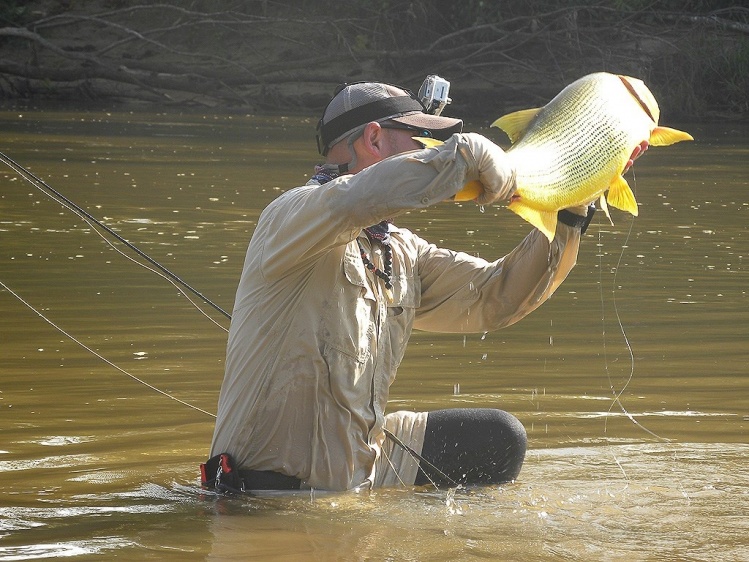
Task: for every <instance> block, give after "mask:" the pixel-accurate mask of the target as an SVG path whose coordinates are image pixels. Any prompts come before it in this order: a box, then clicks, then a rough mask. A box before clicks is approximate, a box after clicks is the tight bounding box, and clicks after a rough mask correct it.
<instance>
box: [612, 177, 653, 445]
mask: <svg viewBox="0 0 749 562" xmlns="http://www.w3.org/2000/svg"><path fill="white" fill-rule="evenodd" d="M632 174H633V181H634V183H635V185H636V184H637V181H636V178H634V170H633V171H632ZM633 228H634V217H633V218H632V220H630V222H629V230H628V231H627V236H626V238H625V240H624V244H623V245H622V251H621V253H620V254H619V258H618V260H617V262H616V266H615V267H614V279H613V281H612V284H611V298H612V305H613V309H614V315H615V316H616V322H617V324H618V325H619V330H620V331H621V334H622V337H623V338H624V344H625V346H626V348H627V352H628V353H629V376H628V377H627V381H626V382H625V383H624V386H623V387H622V388H621V390H618V391H617V390H616V389H615V388H614V383H613V381H612V379H611V373H610V372H609V361H608V356H607V353H606V307H605V302H604V298H603V241H602V240H603V238H602V232H601V229H600V228H599V229H598V247H599V252H598V286H599V291H600V296H601V325H602V336H603V361H604V371H605V372H606V379H607V380H608V383H609V388H610V389H611V393H612V395H613V397H614V398H613V400H612V402H611V405H610V406H609V409H608V412H607V413H608V414H610V413H611V410H612V409H613V408H614V405H615V404H616V405H618V406H619V408H620V409H621V411H622V413H623V414H624V415H625V416H626V417H627V418H629V420H630V421H631V422H632V423H634V424H635V425H636V426H637V427H639V428H640V429H642V430H643V431H645V432H646V433H648V434H650V435H652V436H653V437H655V438H657V439H664V438H663V437H661V436H660V435H657V434H656V433H654V432H652V431H651V430H649V429H648V428H647V427H645V426H644V425H642V424H641V423H640V422H638V421H637V420H636V419H635V418H634V416H633V415H632V414H630V413H629V411H628V410H627V408H625V407H624V404H622V401H621V396H622V394H624V392H625V391H626V390H627V387H629V384H630V383H631V382H632V379H633V378H634V374H635V355H634V351H633V350H632V345H631V344H630V341H629V338H628V337H627V332H626V330H625V329H624V324H623V322H622V319H621V315H620V314H619V307H618V305H617V302H616V278H617V276H618V274H619V267H620V266H621V263H622V260H623V259H624V251H625V249H626V248H627V247H628V244H629V239H630V237H631V235H632V230H633ZM607 424H608V416H607V417H605V418H604V421H603V432H604V433H606V430H607Z"/></svg>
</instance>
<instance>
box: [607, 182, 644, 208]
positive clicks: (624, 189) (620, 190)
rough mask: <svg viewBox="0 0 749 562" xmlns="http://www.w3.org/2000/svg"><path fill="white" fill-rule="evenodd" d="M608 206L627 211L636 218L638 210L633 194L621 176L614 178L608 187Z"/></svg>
mask: <svg viewBox="0 0 749 562" xmlns="http://www.w3.org/2000/svg"><path fill="white" fill-rule="evenodd" d="M608 200H609V205H611V206H612V207H616V208H617V209H621V210H622V211H627V212H628V213H632V214H633V215H634V216H637V214H638V213H639V209H638V208H637V201H635V194H634V193H632V190H631V189H630V187H629V184H628V183H627V180H625V179H624V178H623V177H622V176H616V177H615V178H614V181H612V182H611V185H610V186H609V196H608Z"/></svg>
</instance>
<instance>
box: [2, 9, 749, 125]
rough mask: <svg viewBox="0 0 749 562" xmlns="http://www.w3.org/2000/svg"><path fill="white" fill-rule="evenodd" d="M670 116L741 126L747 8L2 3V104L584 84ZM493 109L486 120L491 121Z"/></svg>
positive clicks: (475, 99)
mask: <svg viewBox="0 0 749 562" xmlns="http://www.w3.org/2000/svg"><path fill="white" fill-rule="evenodd" d="M598 70H606V71H610V72H618V73H626V74H630V75H633V76H637V77H640V78H642V79H644V80H645V81H646V82H647V83H648V84H649V85H650V87H651V89H652V90H653V91H654V93H655V95H656V97H657V98H658V99H659V100H660V101H661V105H662V106H663V107H662V109H663V112H664V114H667V115H669V116H678V117H689V118H706V117H714V116H715V115H722V116H733V117H736V116H743V117H746V116H747V114H749V94H747V92H749V8H744V7H742V6H740V5H737V3H735V2H728V1H725V0H684V1H682V0H660V1H658V0H656V1H648V0H613V1H601V0H578V1H577V2H575V3H574V4H570V3H569V2H567V1H562V0H503V1H501V2H499V1H490V0H462V1H460V2H455V1H454V0H453V1H452V2H448V1H446V0H348V1H344V0H298V1H296V2H292V1H276V2H274V1H271V0H212V1H209V0H192V1H178V0H171V1H162V2H159V3H147V2H143V1H132V0H87V1H84V0H33V1H26V2H24V1H19V0H0V96H2V97H3V98H5V99H6V103H18V102H19V100H30V101H31V102H33V103H39V102H40V101H43V100H56V101H58V102H64V103H76V102H84V103H89V104H90V103H117V102H122V101H131V102H133V101H137V102H138V103H159V104H179V105H180V106H189V105H196V106H210V107H214V108H223V109H227V110H231V109H239V110H243V111H247V110H251V111H293V110H305V111H306V110H308V109H314V110H316V109H319V108H321V107H322V106H323V105H324V104H325V102H326V101H327V99H328V97H329V95H330V93H331V91H332V89H333V87H334V86H335V85H336V84H338V83H340V82H344V81H353V80H361V79H376V80H384V81H389V82H394V83H398V84H403V85H405V86H407V87H411V88H417V87H418V85H419V83H420V82H421V80H422V79H423V77H424V75H425V74H427V73H436V74H440V75H442V76H445V77H446V78H448V79H449V80H451V81H452V82H453V84H454V87H453V97H454V98H455V100H454V105H453V110H454V111H459V112H461V113H462V114H464V115H487V114H489V113H490V114H491V115H492V116H494V115H497V114H499V113H500V112H502V111H506V110H509V109H514V108H518V107H528V106H530V105H537V104H540V103H544V102H545V101H547V100H548V99H549V98H551V97H552V96H553V95H554V94H555V93H556V92H558V91H559V90H560V89H561V88H562V87H563V86H564V85H566V84H567V83H569V82H571V81H572V80H574V79H575V78H577V77H579V76H581V75H583V74H586V73H588V72H593V71H598ZM487 108H490V110H487Z"/></svg>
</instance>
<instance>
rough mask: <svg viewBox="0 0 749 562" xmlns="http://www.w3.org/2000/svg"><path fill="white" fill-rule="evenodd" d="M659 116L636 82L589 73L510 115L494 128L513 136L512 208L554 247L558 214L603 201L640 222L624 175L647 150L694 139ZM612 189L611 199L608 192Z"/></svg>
mask: <svg viewBox="0 0 749 562" xmlns="http://www.w3.org/2000/svg"><path fill="white" fill-rule="evenodd" d="M659 116H660V110H659V108H658V103H657V102H656V101H655V98H654V97H653V94H652V93H651V92H650V90H649V89H648V87H647V86H646V85H645V84H644V83H643V82H642V80H639V79H637V78H631V77H629V76H619V75H615V74H609V73H606V72H598V73H595V74H589V75H587V76H584V77H582V78H580V79H579V80H577V81H575V82H573V83H572V84H570V85H569V86H567V87H566V88H564V89H563V90H562V91H561V92H560V93H559V94H558V95H557V96H556V97H555V98H554V99H552V100H551V101H550V102H549V103H548V104H546V105H545V106H543V107H541V108H536V109H526V110H523V111H517V112H515V113H510V114H508V115H505V116H504V117H500V118H499V119H497V120H496V121H495V122H494V123H493V124H492V126H495V127H499V128H500V129H502V130H503V131H505V132H506V133H507V135H508V136H509V137H510V140H511V141H512V143H513V145H512V147H511V148H510V149H508V150H507V154H508V156H509V157H510V159H511V162H512V163H513V164H514V166H515V170H516V173H517V190H516V192H515V194H514V195H513V196H512V199H511V200H510V204H509V205H508V208H509V209H510V210H511V211H514V212H515V213H517V214H518V215H520V216H521V217H522V218H524V219H525V220H527V221H528V222H529V223H531V224H532V225H533V226H535V227H536V228H538V229H539V230H540V231H541V232H543V233H544V234H545V235H546V237H547V238H548V239H549V241H551V240H552V239H553V238H554V232H555V231H556V225H557V211H559V210H561V209H565V208H567V207H574V206H578V205H583V204H587V203H589V202H591V201H595V200H596V199H599V198H600V201H601V206H602V207H603V209H604V211H605V212H606V215H607V216H608V215H609V213H608V207H607V205H606V200H607V199H608V204H609V205H611V206H612V207H616V208H618V209H621V210H624V211H627V212H629V213H632V214H633V215H635V216H637V212H638V209H637V202H636V201H635V197H634V194H633V193H632V190H631V189H630V187H629V185H628V184H627V180H625V179H624V177H622V174H624V172H626V171H627V169H628V167H629V166H630V165H631V164H632V160H633V159H634V158H636V157H637V156H638V154H639V153H640V152H641V151H643V150H645V149H647V147H648V145H652V146H667V145H670V144H674V143H677V142H680V141H684V140H694V139H693V138H692V136H691V135H689V134H688V133H685V132H683V131H678V130H676V129H670V128H668V127H661V126H659V125H658V118H659ZM482 189H483V188H482V187H481V184H480V183H478V182H469V183H468V184H466V185H465V186H464V187H463V189H462V190H461V191H460V192H458V194H457V195H456V196H455V200H456V201H467V200H471V199H474V198H475V197H476V196H478V195H479V194H480V193H481V190H482ZM606 191H608V197H605V196H604V193H605V192H606Z"/></svg>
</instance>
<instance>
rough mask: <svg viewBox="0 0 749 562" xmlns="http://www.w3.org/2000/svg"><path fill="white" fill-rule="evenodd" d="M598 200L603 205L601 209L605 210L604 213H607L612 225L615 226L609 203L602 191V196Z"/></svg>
mask: <svg viewBox="0 0 749 562" xmlns="http://www.w3.org/2000/svg"><path fill="white" fill-rule="evenodd" d="M598 202H599V203H600V205H601V210H602V211H603V214H604V215H606V218H607V219H609V222H610V223H611V226H614V221H613V220H612V219H611V212H610V211H609V205H608V203H606V196H605V195H604V194H603V193H601V198H600V199H599V200H598Z"/></svg>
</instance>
